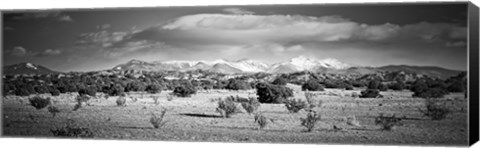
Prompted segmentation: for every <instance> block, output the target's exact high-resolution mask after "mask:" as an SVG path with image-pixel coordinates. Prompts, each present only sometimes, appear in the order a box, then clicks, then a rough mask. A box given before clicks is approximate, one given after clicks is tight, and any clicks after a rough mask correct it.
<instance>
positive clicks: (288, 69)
mask: <svg viewBox="0 0 480 148" xmlns="http://www.w3.org/2000/svg"><path fill="white" fill-rule="evenodd" d="M112 69H113V70H117V71H124V70H135V71H180V72H185V71H193V70H204V71H210V72H217V73H225V74H236V73H258V72H264V73H272V74H279V73H292V72H299V71H311V72H318V73H332V74H345V75H365V74H374V73H378V72H386V71H390V72H394V71H403V72H406V73H415V74H421V75H427V76H431V77H437V78H441V79H446V78H449V77H451V76H455V75H457V74H459V73H460V72H461V71H457V70H449V69H445V68H441V67H433V66H409V65H388V66H381V67H371V66H358V65H354V64H348V63H343V62H341V61H339V60H337V59H333V58H327V59H322V60H317V59H312V58H307V57H304V56H299V57H295V58H292V59H290V60H287V61H283V62H278V63H273V64H266V63H263V62H261V61H258V60H251V59H240V60H236V61H230V60H225V59H218V60H213V61H204V60H201V61H178V60H175V61H154V62H145V61H141V60H135V59H133V60H130V61H128V62H127V63H124V64H120V65H117V66H115V67H113V68H112ZM3 71H4V74H48V73H57V72H56V71H52V70H50V69H48V68H46V67H43V66H40V65H35V64H32V63H20V64H14V65H10V66H4V69H3Z"/></svg>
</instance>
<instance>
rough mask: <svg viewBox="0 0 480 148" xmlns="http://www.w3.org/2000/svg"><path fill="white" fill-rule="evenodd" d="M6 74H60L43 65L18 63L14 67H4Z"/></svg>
mask: <svg viewBox="0 0 480 148" xmlns="http://www.w3.org/2000/svg"><path fill="white" fill-rule="evenodd" d="M3 73H4V74H12V75H15V74H51V73H58V72H57V71H53V70H51V69H48V68H46V67H44V66H41V65H36V64H32V63H30V62H26V63H18V64H14V65H9V66H4V67H3Z"/></svg>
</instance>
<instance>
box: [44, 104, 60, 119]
mask: <svg viewBox="0 0 480 148" xmlns="http://www.w3.org/2000/svg"><path fill="white" fill-rule="evenodd" d="M47 109H48V112H50V114H52V116H53V117H55V116H56V115H57V113H60V110H59V109H58V108H57V107H55V106H49V107H48V108H47Z"/></svg>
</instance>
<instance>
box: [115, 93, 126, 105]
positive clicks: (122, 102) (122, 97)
mask: <svg viewBox="0 0 480 148" xmlns="http://www.w3.org/2000/svg"><path fill="white" fill-rule="evenodd" d="M115 102H116V103H117V106H127V99H126V97H125V94H121V95H120V97H118V98H117V100H116V101H115Z"/></svg>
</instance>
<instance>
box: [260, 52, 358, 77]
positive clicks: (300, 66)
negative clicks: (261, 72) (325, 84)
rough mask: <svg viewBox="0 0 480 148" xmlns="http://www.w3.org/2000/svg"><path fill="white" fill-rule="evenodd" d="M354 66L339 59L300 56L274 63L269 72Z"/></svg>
mask: <svg viewBox="0 0 480 148" xmlns="http://www.w3.org/2000/svg"><path fill="white" fill-rule="evenodd" d="M350 67H352V66H351V65H349V64H346V63H342V62H340V61H339V60H337V59H333V58H327V59H323V60H317V59H311V58H307V57H304V56H299V57H296V58H293V59H290V60H289V61H286V62H281V63H277V64H273V65H272V67H270V69H268V72H269V73H289V72H295V71H305V70H306V71H315V70H317V69H325V68H327V69H347V68H350Z"/></svg>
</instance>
